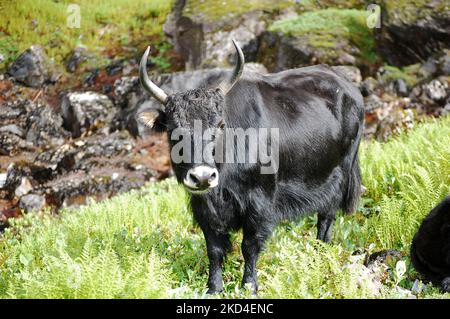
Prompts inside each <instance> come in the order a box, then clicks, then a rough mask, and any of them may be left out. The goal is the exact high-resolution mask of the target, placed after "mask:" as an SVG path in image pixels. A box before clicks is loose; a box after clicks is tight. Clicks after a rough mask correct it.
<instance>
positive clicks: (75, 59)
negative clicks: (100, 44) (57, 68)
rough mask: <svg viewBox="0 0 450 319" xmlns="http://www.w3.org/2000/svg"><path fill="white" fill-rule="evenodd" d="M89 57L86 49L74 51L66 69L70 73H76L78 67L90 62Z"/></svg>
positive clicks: (78, 48)
mask: <svg viewBox="0 0 450 319" xmlns="http://www.w3.org/2000/svg"><path fill="white" fill-rule="evenodd" d="M88 58H89V56H88V54H87V51H86V48H84V47H77V48H75V49H74V50H73V52H72V53H71V54H70V56H69V57H68V58H67V61H66V69H67V71H69V72H72V73H73V72H75V71H76V69H77V68H78V66H79V65H80V64H81V63H83V62H84V61H86V60H88Z"/></svg>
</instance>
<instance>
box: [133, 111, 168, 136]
mask: <svg viewBox="0 0 450 319" xmlns="http://www.w3.org/2000/svg"><path fill="white" fill-rule="evenodd" d="M136 119H137V120H138V122H139V123H141V124H143V125H145V126H146V127H148V128H151V129H153V130H155V131H164V130H165V128H166V114H165V113H164V112H163V111H161V110H157V109H151V110H145V111H142V112H140V113H138V114H136Z"/></svg>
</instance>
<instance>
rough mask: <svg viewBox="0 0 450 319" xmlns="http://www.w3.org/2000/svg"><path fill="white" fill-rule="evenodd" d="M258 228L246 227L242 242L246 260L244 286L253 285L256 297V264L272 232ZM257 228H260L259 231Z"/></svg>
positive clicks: (266, 228) (259, 226) (261, 227)
mask: <svg viewBox="0 0 450 319" xmlns="http://www.w3.org/2000/svg"><path fill="white" fill-rule="evenodd" d="M257 226H258V227H253V226H247V227H246V226H244V239H243V240H242V254H243V256H244V260H245V267H244V276H243V278H242V285H244V286H245V284H251V286H252V290H253V294H255V295H256V292H257V290H258V281H257V272H256V262H257V261H258V257H259V254H260V252H261V250H262V249H263V247H264V242H265V241H266V239H267V237H268V235H269V234H270V230H271V227H265V226H263V225H257ZM255 228H259V230H256V229H255Z"/></svg>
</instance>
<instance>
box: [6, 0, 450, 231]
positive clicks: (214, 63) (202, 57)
mask: <svg viewBox="0 0 450 319" xmlns="http://www.w3.org/2000/svg"><path fill="white" fill-rule="evenodd" d="M241 2H242V1H236V0H227V1H208V5H205V3H204V2H203V1H196V0H193V1H184V0H180V1H175V3H174V7H173V11H172V13H171V14H170V15H169V16H168V18H167V20H166V22H165V25H164V28H163V29H164V32H165V33H166V35H167V39H168V41H171V42H172V44H173V49H172V50H169V51H170V52H169V53H168V54H169V55H170V56H172V57H174V59H172V60H171V61H172V64H171V69H172V70H173V71H175V70H180V69H181V70H183V71H182V72H172V73H167V74H159V73H155V72H154V70H155V68H154V67H155V64H157V63H156V62H155V61H157V59H158V58H159V56H158V57H156V58H155V57H154V58H153V60H152V59H151V60H149V62H148V68H149V69H150V70H153V79H154V81H155V82H156V83H157V84H158V85H160V86H161V87H162V88H164V89H165V90H167V91H169V92H178V91H182V90H186V89H191V88H195V87H197V86H198V83H200V82H206V83H208V84H209V85H214V84H216V83H217V82H218V81H219V80H220V79H221V78H222V77H223V75H224V74H225V72H226V71H227V70H226V68H227V67H229V66H231V65H232V64H233V62H234V61H233V59H234V50H233V47H232V45H231V39H232V38H235V39H236V40H237V41H238V42H239V44H240V45H241V46H242V48H243V49H244V52H245V56H246V60H247V61H248V62H255V63H250V64H248V65H247V66H246V67H247V68H253V69H255V70H258V71H259V72H262V73H265V72H276V71H281V70H285V69H288V68H294V67H301V66H305V65H311V64H317V63H326V64H329V65H335V66H336V67H335V68H336V70H337V71H338V72H341V74H342V76H345V77H348V78H349V79H350V80H351V81H353V82H354V83H355V85H357V86H358V87H359V88H360V90H361V92H362V94H363V95H364V98H365V102H366V137H367V138H372V137H373V138H377V139H379V140H386V139H387V138H388V137H389V136H390V135H392V134H393V133H396V132H398V131H399V130H400V129H402V128H405V127H406V128H408V127H411V126H413V125H414V123H415V122H416V121H417V120H419V119H420V118H421V117H423V116H429V115H432V116H441V115H445V114H448V113H450V47H449V46H450V41H449V37H448V36H449V30H450V28H449V27H448V26H449V22H450V19H449V12H450V11H449V10H448V8H447V7H448V5H446V4H445V3H444V4H443V2H432V3H429V4H422V3H420V1H417V2H418V3H417V4H416V6H413V5H410V4H406V3H403V2H402V3H401V6H403V7H402V8H403V9H404V10H399V9H398V8H397V7H396V6H395V5H393V2H391V1H384V2H383V3H382V6H381V9H382V12H381V13H382V15H381V17H382V21H381V25H380V26H381V28H379V29H377V28H375V29H371V28H368V27H367V24H366V19H367V17H368V16H369V15H370V11H367V10H366V3H365V1H351V2H344V1H324V2H321V4H317V3H314V4H313V3H312V2H311V3H310V2H308V3H306V2H305V4H302V3H301V2H300V3H297V2H293V1H279V2H272V1H265V0H263V1H253V0H252V1H249V2H247V3H246V4H245V5H244V4H242V3H241ZM410 30H414V32H411V31H410ZM413 34H414V35H417V36H416V37H413ZM135 51H136V54H135V55H134V57H132V58H129V59H123V58H120V59H115V58H114V54H112V55H111V58H110V59H109V60H108V61H107V63H106V64H105V66H104V67H100V68H99V67H92V68H89V67H86V65H88V66H89V65H92V64H94V65H95V63H94V62H95V61H97V60H95V61H94V59H93V57H92V56H90V54H89V50H87V49H85V48H80V47H77V48H74V50H73V52H72V54H70V55H69V56H68V58H67V59H66V60H65V65H62V66H60V65H55V64H54V63H53V61H52V60H51V59H49V58H47V57H46V56H45V53H44V50H42V47H40V46H39V45H38V44H36V45H34V46H32V47H30V48H29V49H27V50H26V51H24V52H23V53H22V54H21V55H20V56H19V57H18V58H17V59H16V60H15V61H13V62H12V63H10V64H9V65H8V66H7V68H6V69H4V70H3V71H0V228H1V227H4V226H5V225H6V223H7V219H8V218H9V217H14V216H18V215H20V214H21V213H22V212H26V211H32V210H39V209H42V208H43V207H50V208H52V209H54V210H55V211H56V210H57V209H59V208H60V207H64V206H68V205H79V204H83V203H85V202H86V200H87V199H88V198H92V199H95V200H97V199H101V198H105V197H109V196H112V195H114V194H116V193H118V192H123V191H127V190H129V189H132V188H138V187H141V186H142V185H143V184H144V183H145V182H146V181H148V180H158V179H161V178H164V177H166V176H169V175H170V161H169V157H168V151H167V141H166V139H165V138H164V137H163V136H160V135H155V134H151V133H150V132H147V131H146V130H145V129H144V128H143V127H142V126H141V125H140V124H139V123H138V122H137V121H136V119H135V115H136V113H137V112H139V111H141V110H143V109H145V108H147V107H149V106H151V105H152V104H154V103H156V102H155V100H153V99H151V98H149V96H148V95H147V94H146V93H145V92H143V90H142V89H141V87H140V85H139V81H138V78H137V77H136V75H137V62H136V60H137V59H138V58H139V56H140V54H139V52H138V51H137V49H136V50H135ZM0 53H1V52H0ZM83 65H84V67H82V66H83ZM2 225H3V226H2Z"/></svg>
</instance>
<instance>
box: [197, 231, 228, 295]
mask: <svg viewBox="0 0 450 319" xmlns="http://www.w3.org/2000/svg"><path fill="white" fill-rule="evenodd" d="M203 234H204V235H205V240H206V249H207V252H208V258H209V277H208V294H213V293H216V292H221V291H222V290H223V283H222V262H223V259H224V257H225V255H226V254H227V252H228V249H229V248H230V238H229V235H228V234H220V233H217V232H214V231H211V230H203Z"/></svg>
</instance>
